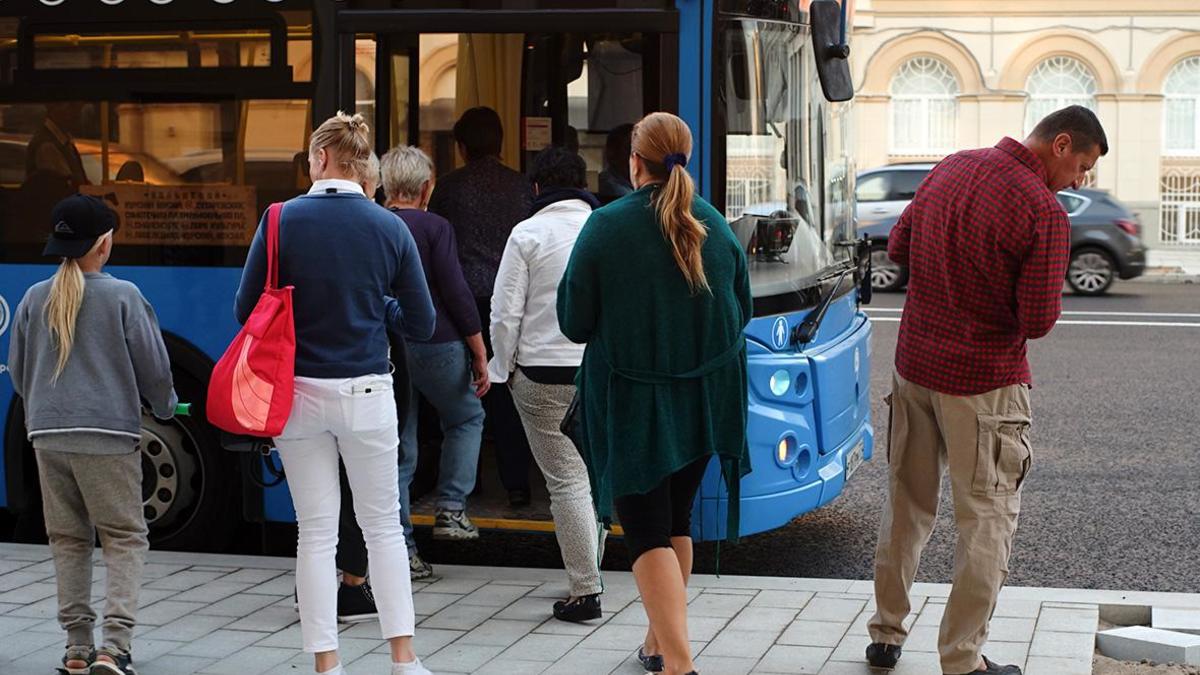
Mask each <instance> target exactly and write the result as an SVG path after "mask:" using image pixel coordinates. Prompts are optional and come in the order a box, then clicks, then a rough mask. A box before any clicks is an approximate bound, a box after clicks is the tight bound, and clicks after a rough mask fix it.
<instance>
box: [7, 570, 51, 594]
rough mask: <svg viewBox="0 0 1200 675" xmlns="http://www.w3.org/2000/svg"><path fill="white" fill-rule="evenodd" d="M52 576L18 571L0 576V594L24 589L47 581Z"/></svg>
mask: <svg viewBox="0 0 1200 675" xmlns="http://www.w3.org/2000/svg"><path fill="white" fill-rule="evenodd" d="M51 576H53V575H52V574H38V573H34V572H26V571H25V570H20V571H17V572H9V573H7V574H3V575H0V593H7V592H8V591H14V590H18V589H21V588H25V587H26V586H28V585H30V584H35V583H37V582H39V581H43V580H46V579H49V578H50V577H51Z"/></svg>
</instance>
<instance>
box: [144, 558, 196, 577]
mask: <svg viewBox="0 0 1200 675" xmlns="http://www.w3.org/2000/svg"><path fill="white" fill-rule="evenodd" d="M187 568H188V566H187V565H176V564H172V563H156V562H147V563H146V564H145V565H143V566H142V579H143V580H150V579H162V578H163V577H169V576H171V575H172V574H175V573H176V572H182V571H183V570H186V569H187Z"/></svg>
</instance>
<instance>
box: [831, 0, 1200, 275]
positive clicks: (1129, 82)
mask: <svg viewBox="0 0 1200 675" xmlns="http://www.w3.org/2000/svg"><path fill="white" fill-rule="evenodd" d="M856 5H857V7H856V9H857V11H856V12H855V18H854V43H853V44H854V46H853V56H852V60H853V68H854V75H855V84H856V85H857V89H858V95H857V97H856V108H857V116H858V136H857V141H856V142H857V160H858V166H859V167H860V168H869V167H875V166H879V165H883V164H892V163H899V162H912V161H929V160H937V159H940V158H941V157H944V156H945V155H947V154H949V153H951V152H954V151H956V150H959V149H963V148H973V147H981V146H986V145H992V144H994V143H996V141H997V140H999V139H1000V138H1001V137H1003V136H1006V135H1007V136H1012V137H1014V138H1018V139H1019V138H1023V137H1024V136H1025V134H1026V133H1027V132H1028V131H1029V130H1030V129H1031V128H1032V126H1033V125H1034V124H1036V123H1037V121H1038V120H1039V119H1040V118H1041V117H1042V116H1044V115H1045V114H1047V113H1049V112H1052V111H1054V110H1056V109H1058V108H1061V107H1064V106H1066V105H1071V104H1079V105H1084V106H1087V107H1088V108H1091V109H1092V110H1094V111H1095V112H1096V113H1097V115H1099V117H1100V120H1101V122H1102V123H1103V124H1104V128H1105V130H1106V132H1107V134H1108V139H1109V145H1110V151H1109V154H1108V156H1106V157H1104V158H1103V159H1101V161H1100V163H1099V164H1098V165H1097V168H1096V170H1095V175H1094V176H1091V177H1090V178H1089V180H1090V182H1091V183H1092V184H1093V185H1095V186H1096V187H1099V188H1102V189H1105V190H1108V191H1110V192H1111V193H1112V194H1113V195H1114V196H1116V197H1117V198H1118V199H1120V200H1121V201H1123V202H1124V203H1125V204H1126V205H1128V206H1129V207H1130V208H1132V209H1133V210H1134V211H1135V212H1136V213H1137V214H1138V216H1139V218H1140V219H1141V221H1142V224H1143V237H1144V239H1145V241H1146V243H1147V245H1149V246H1150V247H1151V249H1152V250H1157V251H1162V252H1169V251H1179V252H1187V251H1200V3H1198V2H1196V1H1195V0H1058V1H1057V2H1053V3H1048V2H1045V1H1044V0H1005V1H1004V2H984V1H982V0H857V3H856Z"/></svg>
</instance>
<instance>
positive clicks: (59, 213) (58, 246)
mask: <svg viewBox="0 0 1200 675" xmlns="http://www.w3.org/2000/svg"><path fill="white" fill-rule="evenodd" d="M50 222H51V230H50V239H49V240H48V241H47V242H46V248H45V250H43V251H42V255H48V256H55V257H57V258H81V257H83V256H85V255H87V252H88V251H90V250H92V247H93V246H95V245H96V240H97V239H99V238H100V237H102V236H104V235H105V234H107V233H108V232H115V231H116V229H117V214H115V213H113V211H112V209H110V208H108V205H107V204H105V203H104V200H102V199H100V198H98V197H92V196H90V195H71V196H70V197H67V198H66V199H64V200H62V201H61V202H59V203H57V204H55V205H54V210H53V211H51V212H50Z"/></svg>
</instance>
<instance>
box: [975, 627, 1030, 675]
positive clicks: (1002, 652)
mask: <svg viewBox="0 0 1200 675" xmlns="http://www.w3.org/2000/svg"><path fill="white" fill-rule="evenodd" d="M993 621H994V619H993ZM983 653H984V654H987V657H988V658H989V659H991V660H993V661H995V662H996V663H999V664H1000V665H1008V664H1010V663H1011V664H1013V665H1016V666H1017V667H1018V668H1021V669H1024V668H1025V659H1027V658H1029V643H1028V642H1000V641H999V640H992V639H990V638H989V639H988V643H987V644H986V645H984V646H983Z"/></svg>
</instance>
